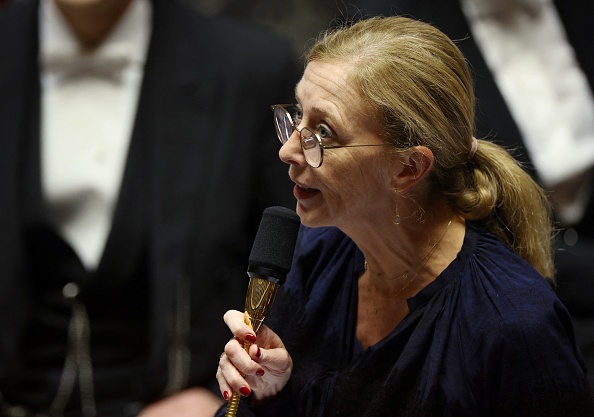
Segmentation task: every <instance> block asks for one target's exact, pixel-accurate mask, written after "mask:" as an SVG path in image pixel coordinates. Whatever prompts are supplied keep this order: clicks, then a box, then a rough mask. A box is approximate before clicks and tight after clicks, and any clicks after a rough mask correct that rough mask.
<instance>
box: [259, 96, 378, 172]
mask: <svg viewBox="0 0 594 417" xmlns="http://www.w3.org/2000/svg"><path fill="white" fill-rule="evenodd" d="M294 106H296V105H295V104H273V105H272V106H270V108H271V109H272V114H273V117H274V129H275V130H276V136H277V137H278V140H279V141H280V143H281V144H283V145H284V144H285V143H287V142H288V141H289V138H290V137H291V135H292V134H293V132H295V131H297V132H299V144H300V146H301V152H302V153H303V157H304V158H305V162H307V164H308V165H309V166H310V167H312V168H319V167H321V166H322V163H323V162H324V150H325V149H337V148H360V147H365V146H389V145H388V144H387V143H371V144H357V145H324V143H323V142H322V138H320V136H319V135H318V134H317V133H316V132H315V131H313V130H312V129H311V128H309V127H307V126H303V127H302V128H301V129H297V127H296V126H295V121H294V120H293V116H291V113H289V111H288V110H287V107H294ZM277 108H278V109H280V110H282V111H283V112H284V114H285V115H286V116H287V117H288V120H289V121H290V124H291V127H292V128H293V130H292V132H291V133H290V134H289V136H288V137H287V138H286V139H284V140H283V136H282V134H281V132H280V129H279V124H278V123H277V117H276V114H277V113H276V109H277ZM303 130H307V131H308V132H310V133H311V134H312V136H313V137H314V138H315V139H316V141H317V143H318V146H319V148H320V163H319V164H318V165H317V166H316V165H313V164H312V163H311V162H310V161H309V160H308V158H307V156H306V154H305V149H304V148H303V134H302V132H303Z"/></svg>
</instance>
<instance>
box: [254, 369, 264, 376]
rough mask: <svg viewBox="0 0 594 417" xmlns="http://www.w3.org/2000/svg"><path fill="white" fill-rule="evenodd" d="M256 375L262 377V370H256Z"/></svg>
mask: <svg viewBox="0 0 594 417" xmlns="http://www.w3.org/2000/svg"><path fill="white" fill-rule="evenodd" d="M256 375H258V376H263V375H264V369H258V370H257V371H256Z"/></svg>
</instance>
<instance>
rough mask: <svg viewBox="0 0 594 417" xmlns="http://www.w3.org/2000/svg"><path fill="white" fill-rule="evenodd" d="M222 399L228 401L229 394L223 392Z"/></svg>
mask: <svg viewBox="0 0 594 417" xmlns="http://www.w3.org/2000/svg"><path fill="white" fill-rule="evenodd" d="M223 398H224V399H226V400H228V399H229V393H228V392H227V391H225V392H223Z"/></svg>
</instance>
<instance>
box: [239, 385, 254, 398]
mask: <svg viewBox="0 0 594 417" xmlns="http://www.w3.org/2000/svg"><path fill="white" fill-rule="evenodd" d="M239 392H240V393H241V395H243V396H244V397H247V396H248V395H250V394H251V393H252V391H251V390H250V389H249V388H248V387H245V386H244V387H241V388H239Z"/></svg>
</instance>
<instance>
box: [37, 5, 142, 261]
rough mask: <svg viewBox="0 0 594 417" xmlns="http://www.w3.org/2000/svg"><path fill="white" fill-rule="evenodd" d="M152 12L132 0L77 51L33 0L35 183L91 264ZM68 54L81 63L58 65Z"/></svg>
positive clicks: (128, 128)
mask: <svg viewBox="0 0 594 417" xmlns="http://www.w3.org/2000/svg"><path fill="white" fill-rule="evenodd" d="M151 11H152V10H151V4H150V2H149V1H147V0H133V1H132V3H131V4H130V5H129V7H128V10H127V11H126V13H125V15H124V16H122V18H121V20H120V21H119V23H118V24H117V26H116V27H115V28H114V30H113V31H112V32H111V33H110V35H109V36H108V38H107V39H106V40H105V41H104V42H103V44H102V45H101V46H100V47H99V48H97V50H95V51H93V53H92V54H87V55H83V54H82V53H81V50H80V48H79V45H78V43H77V40H76V38H75V36H74V35H73V33H72V32H71V31H70V28H69V26H68V25H67V24H66V22H65V20H64V18H63V17H62V15H61V14H60V12H59V11H58V9H57V7H56V6H55V4H54V3H53V1H52V0H42V1H41V5H40V11H39V17H40V19H39V21H40V27H39V30H40V55H39V59H40V66H41V68H42V77H41V81H42V90H41V97H42V101H41V173H42V189H43V193H44V196H45V199H46V201H47V202H48V205H49V208H50V214H51V216H52V219H53V220H54V221H55V222H56V225H57V226H58V228H59V230H60V232H61V233H62V234H63V237H64V238H65V239H66V240H67V241H68V242H69V243H70V244H71V245H72V247H73V248H74V250H75V251H76V252H77V253H78V255H79V257H80V259H81V261H82V262H83V264H84V265H85V266H86V267H87V268H88V269H90V270H92V269H95V268H96V267H97V265H98V264H99V261H100V259H101V256H102V254H103V249H104V246H105V242H106V240H107V237H108V235H109V231H110V229H111V223H112V217H113V212H114V209H115V205H116V202H117V199H118V194H119V190H120V187H121V182H122V177H123V173H124V167H125V163H126V158H127V153H128V146H129V142H130V138H131V134H132V128H133V124H134V117H135V114H136V107H137V102H138V96H139V91H140V84H141V81H142V75H143V66H144V62H145V58H146V53H147V48H148V43H149V34H150V21H151ZM110 56H113V57H115V58H113V61H114V63H110V59H109V57H110ZM70 57H75V58H76V61H77V62H78V63H79V64H81V65H79V67H77V68H75V69H68V68H63V67H64V65H65V63H66V62H67V61H68V60H69V59H70ZM110 69H111V74H108V73H107V72H106V71H109V70H110Z"/></svg>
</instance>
